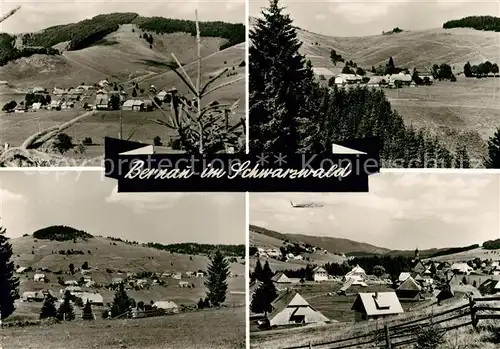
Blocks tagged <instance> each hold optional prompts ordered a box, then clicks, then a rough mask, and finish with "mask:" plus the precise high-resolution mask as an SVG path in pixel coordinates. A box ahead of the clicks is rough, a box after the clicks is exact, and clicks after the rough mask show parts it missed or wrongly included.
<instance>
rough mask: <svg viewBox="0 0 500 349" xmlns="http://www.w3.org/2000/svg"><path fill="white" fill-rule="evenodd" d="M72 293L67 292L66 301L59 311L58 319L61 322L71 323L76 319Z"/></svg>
mask: <svg viewBox="0 0 500 349" xmlns="http://www.w3.org/2000/svg"><path fill="white" fill-rule="evenodd" d="M71 298H72V296H71V293H70V292H69V291H66V293H65V294H64V299H63V302H62V304H61V305H60V306H59V309H57V315H56V317H57V319H58V320H60V321H71V320H74V319H75V312H74V311H73V306H72V305H71Z"/></svg>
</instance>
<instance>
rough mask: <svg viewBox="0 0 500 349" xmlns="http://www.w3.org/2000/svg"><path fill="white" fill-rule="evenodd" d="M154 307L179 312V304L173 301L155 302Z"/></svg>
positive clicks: (168, 311)
mask: <svg viewBox="0 0 500 349" xmlns="http://www.w3.org/2000/svg"><path fill="white" fill-rule="evenodd" d="M153 307H155V308H157V309H163V310H165V311H166V312H167V313H170V314H177V313H178V312H179V306H178V305H177V304H175V303H174V302H171V301H158V302H155V303H154V304H153Z"/></svg>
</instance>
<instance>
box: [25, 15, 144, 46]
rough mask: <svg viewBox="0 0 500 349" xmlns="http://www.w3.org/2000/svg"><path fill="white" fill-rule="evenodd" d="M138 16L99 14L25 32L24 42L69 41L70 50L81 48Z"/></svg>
mask: <svg viewBox="0 0 500 349" xmlns="http://www.w3.org/2000/svg"><path fill="white" fill-rule="evenodd" d="M137 16H138V14H137V13H111V14H104V15H98V16H95V17H92V18H91V19H86V20H83V21H81V22H78V23H71V24H66V25H58V26H54V27H49V28H47V29H45V30H42V31H40V32H38V33H30V34H25V35H24V36H23V43H24V44H25V45H28V46H44V47H49V46H54V45H56V44H58V43H61V42H66V41H69V50H80V49H82V48H85V47H88V46H91V45H92V44H94V43H96V42H97V41H99V40H101V39H102V38H104V37H105V36H106V35H108V34H111V33H112V32H114V31H116V30H118V28H119V26H120V25H121V24H127V23H131V22H132V21H133V20H134V19H135V18H136V17H137Z"/></svg>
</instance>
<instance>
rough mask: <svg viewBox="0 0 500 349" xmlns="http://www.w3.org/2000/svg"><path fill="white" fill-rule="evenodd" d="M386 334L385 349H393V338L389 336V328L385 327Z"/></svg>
mask: <svg viewBox="0 0 500 349" xmlns="http://www.w3.org/2000/svg"><path fill="white" fill-rule="evenodd" d="M384 332H385V347H386V348H387V349H391V336H390V334H389V326H387V325H384Z"/></svg>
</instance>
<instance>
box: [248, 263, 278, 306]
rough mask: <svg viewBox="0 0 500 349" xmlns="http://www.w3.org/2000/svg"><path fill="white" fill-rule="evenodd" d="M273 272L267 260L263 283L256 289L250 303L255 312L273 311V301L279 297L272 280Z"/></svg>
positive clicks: (262, 277) (262, 278) (262, 276)
mask: <svg viewBox="0 0 500 349" xmlns="http://www.w3.org/2000/svg"><path fill="white" fill-rule="evenodd" d="M272 277H273V272H272V270H271V268H270V267H269V263H268V262H267V261H266V264H265V265H264V268H263V272H262V275H261V280H260V281H261V284H260V286H259V287H258V288H257V290H256V291H255V293H254V294H253V297H252V303H251V304H250V310H251V311H252V312H253V313H256V314H261V313H265V314H266V315H267V313H268V312H270V311H272V308H271V303H272V302H273V301H274V300H275V299H276V297H278V291H277V290H276V287H275V286H274V282H273V281H272Z"/></svg>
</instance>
